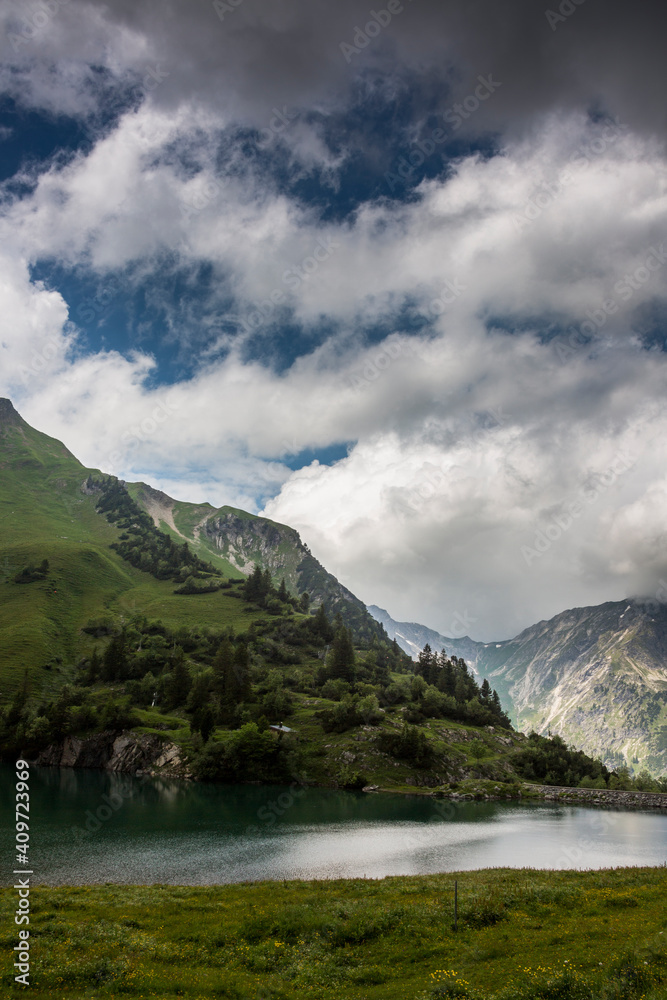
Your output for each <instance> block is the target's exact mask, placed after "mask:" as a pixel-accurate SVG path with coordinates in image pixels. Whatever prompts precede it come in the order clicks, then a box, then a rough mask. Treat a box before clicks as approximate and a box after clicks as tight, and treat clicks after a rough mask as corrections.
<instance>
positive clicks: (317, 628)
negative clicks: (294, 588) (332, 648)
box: [313, 603, 334, 642]
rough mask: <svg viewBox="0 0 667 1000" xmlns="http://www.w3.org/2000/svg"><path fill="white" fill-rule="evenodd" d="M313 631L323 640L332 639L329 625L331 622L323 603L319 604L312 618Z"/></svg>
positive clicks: (328, 640) (332, 634) (332, 632)
mask: <svg viewBox="0 0 667 1000" xmlns="http://www.w3.org/2000/svg"><path fill="white" fill-rule="evenodd" d="M313 631H314V632H315V633H316V634H317V635H318V636H319V637H320V638H321V639H322V640H323V642H331V640H332V639H333V636H334V631H333V629H332V627H331V622H330V621H329V619H328V618H327V613H326V610H325V607H324V603H322V604H320V606H319V608H318V609H317V612H316V614H315V617H314V618H313Z"/></svg>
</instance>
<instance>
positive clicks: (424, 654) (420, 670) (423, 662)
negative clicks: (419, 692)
mask: <svg viewBox="0 0 667 1000" xmlns="http://www.w3.org/2000/svg"><path fill="white" fill-rule="evenodd" d="M433 660H434V654H433V652H432V650H431V647H430V646H429V644H428V643H426V645H425V646H424V648H423V649H422V651H421V653H420V654H419V657H418V658H417V666H416V667H415V673H416V674H419V675H420V676H421V677H423V678H424V680H425V681H427V680H428V679H429V677H430V674H431V665H432V663H433Z"/></svg>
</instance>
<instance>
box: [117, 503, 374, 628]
mask: <svg viewBox="0 0 667 1000" xmlns="http://www.w3.org/2000/svg"><path fill="white" fill-rule="evenodd" d="M126 485H127V488H128V491H129V493H130V495H131V496H132V497H133V498H134V500H135V501H136V502H137V503H138V504H139V506H140V507H142V508H143V509H144V510H145V511H146V512H147V513H149V514H150V515H151V517H152V518H153V521H154V523H155V525H156V527H158V528H160V529H161V530H163V531H166V532H167V533H170V534H172V535H173V536H174V537H175V538H176V539H179V540H181V541H187V542H188V543H189V544H190V545H191V547H192V548H193V550H194V551H195V552H196V553H197V555H199V556H200V557H201V558H203V559H210V560H211V561H212V562H213V564H214V565H219V566H220V567H221V568H222V569H223V571H224V572H225V573H226V574H228V575H229V576H231V577H234V576H236V577H241V576H248V575H249V574H250V573H251V571H252V568H253V566H254V565H255V564H258V565H260V566H261V567H262V569H268V570H269V571H270V572H271V576H272V578H273V580H274V582H275V583H280V580H281V579H283V578H284V580H285V584H286V586H287V589H288V590H289V591H290V592H291V593H293V594H296V595H301V594H304V593H308V594H309V595H310V598H311V602H312V604H313V606H318V605H319V604H322V603H323V604H324V605H325V607H326V610H327V613H328V614H329V615H330V616H331V617H333V616H335V615H336V614H340V615H341V617H342V619H343V621H344V622H345V624H346V625H348V626H349V627H350V628H351V629H352V630H353V633H354V635H355V637H356V638H357V639H359V640H363V641H369V640H371V639H372V638H373V636H377V637H378V638H382V637H383V635H384V633H383V630H382V626H381V625H380V624H378V623H377V622H376V620H375V618H374V617H373V616H372V615H371V614H370V613H369V612H368V611H367V610H366V606H365V604H364V603H363V602H362V601H360V600H359V598H358V597H355V595H354V594H353V593H352V592H351V591H350V590H348V589H347V587H344V586H343V585H342V584H341V583H339V581H338V580H337V579H336V577H335V576H332V574H331V573H328V572H327V571H326V570H325V568H324V566H322V564H321V563H320V562H318V560H317V559H315V557H314V556H313V555H312V553H311V551H310V549H309V548H308V546H307V545H306V544H304V542H302V541H301V538H300V536H299V533H298V531H295V530H294V528H290V527H288V526H287V525H285V524H279V523H277V522H276V521H271V520H269V519H268V518H265V517H257V516H256V515H255V514H248V513H246V512H245V511H243V510H237V509H236V508H235V507H219V508H217V509H216V508H215V507H212V506H211V505H210V504H191V503H185V502H183V501H178V500H172V498H171V497H169V496H167V495H166V494H165V493H161V492H160V491H159V490H155V489H153V488H152V487H150V486H147V485H146V483H128V484H126Z"/></svg>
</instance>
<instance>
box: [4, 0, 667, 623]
mask: <svg viewBox="0 0 667 1000" xmlns="http://www.w3.org/2000/svg"><path fill="white" fill-rule="evenodd" d="M573 7H574V13H572V14H571V15H569V16H568V17H567V18H565V20H564V21H563V22H561V21H556V22H554V23H555V26H556V30H554V31H552V27H553V25H550V23H549V21H548V20H547V19H546V18H545V16H544V11H542V10H537V9H536V8H535V6H534V4H527V3H526V4H523V3H519V4H517V3H511V4H510V3H505V2H504V0H503V2H500V3H498V2H494V3H484V2H471V3H469V4H466V5H460V4H449V3H442V2H440V3H437V4H436V3H433V4H431V3H428V2H426V0H422V2H421V3H420V5H416V4H415V6H414V7H412V6H411V5H410V4H409V3H406V5H405V10H404V12H403V13H402V14H401V15H400V16H397V17H396V19H395V20H394V21H393V22H392V23H391V24H388V25H387V26H386V27H385V28H384V29H383V30H382V32H378V34H377V37H376V38H375V39H374V40H372V43H371V41H369V43H368V44H367V45H365V46H363V48H362V47H360V51H359V52H358V53H355V54H354V55H353V56H352V57H350V59H349V60H347V59H346V58H345V57H344V53H343V52H342V51H341V47H340V43H341V42H351V41H352V40H353V39H354V36H355V31H356V27H357V26H358V25H360V26H361V27H362V28H363V25H364V24H365V20H362V19H366V18H367V16H368V11H367V10H366V8H364V7H363V5H360V4H359V3H353V2H348V0H344V2H342V3H340V4H336V5H330V4H325V3H319V2H318V3H311V2H309V3H307V4H306V3H299V2H287V0H285V2H278V3H276V2H272V3H271V4H270V5H269V4H266V3H259V2H256V0H243V3H241V4H238V5H236V6H231V10H230V11H227V12H225V13H224V17H223V18H222V19H221V18H220V17H219V16H218V13H217V12H216V9H215V7H214V5H213V4H208V3H204V2H202V3H200V4H194V5H193V4H188V5H185V4H178V3H176V2H175V0H169V2H165V3H163V2H161V3H160V4H156V3H153V2H149V3H145V4H139V5H137V4H130V3H129V2H128V3H125V2H121V0H114V2H111V3H108V4H105V5H102V4H98V3H90V2H87V0H69V2H68V3H63V2H62V0H61V2H60V3H57V2H56V0H53V3H51V4H47V7H46V8H45V9H47V8H48V11H49V12H50V13H49V21H48V24H47V25H45V26H42V27H40V26H39V25H37V24H35V23H33V24H32V28H31V27H30V24H28V27H27V28H26V26H25V25H26V23H27V22H26V20H25V18H26V17H27V16H28V15H26V14H25V10H24V9H23V7H22V6H17V5H16V4H14V3H10V2H8V0H4V2H3V0H0V20H2V22H3V24H4V26H5V28H6V29H7V31H6V37H5V42H4V50H3V56H4V60H5V68H4V70H2V73H3V74H4V75H2V76H1V77H0V82H2V83H4V85H5V87H6V89H7V90H8V91H9V92H10V93H13V94H14V95H15V97H16V99H17V100H19V101H22V102H23V103H24V104H25V105H27V106H31V107H37V108H42V109H47V110H49V111H53V112H59V113H67V114H70V115H74V116H78V117H80V118H82V119H85V120H90V121H92V122H93V125H92V126H91V128H92V132H93V136H94V139H93V143H92V145H91V146H90V147H87V148H85V149H82V150H80V151H79V152H78V153H77V154H75V155H72V156H70V158H69V159H68V160H66V159H65V158H62V157H61V158H59V159H57V160H54V161H53V162H52V163H50V164H48V165H47V167H46V168H45V169H43V170H42V172H41V173H39V172H38V171H36V170H35V171H33V172H32V173H31V174H28V173H27V172H26V173H25V175H24V176H23V177H22V178H21V179H22V180H23V181H24V182H25V186H22V187H21V186H17V184H16V183H15V182H9V183H7V184H5V186H4V188H3V192H2V194H3V201H2V211H1V214H0V235H2V242H3V246H4V247H5V248H6V249H5V250H4V251H3V256H2V258H0V275H1V278H0V316H2V317H4V319H3V320H1V321H0V334H1V336H0V350H1V351H2V354H1V359H2V365H1V368H0V391H2V392H3V393H4V394H9V395H11V396H12V397H13V398H14V400H15V402H16V403H17V405H18V406H19V407H20V408H21V410H22V412H23V414H24V416H25V417H26V418H27V419H29V420H30V421H31V422H33V423H34V424H35V425H36V426H38V427H40V428H41V429H43V430H45V431H47V432H48V433H51V434H55V435H56V436H58V437H61V438H62V439H63V440H65V442H66V444H67V445H68V446H69V447H70V448H71V449H72V450H73V451H74V452H75V453H76V454H78V455H79V457H80V458H81V459H82V460H83V461H84V462H85V463H86V464H88V465H91V466H98V467H101V468H102V469H104V470H105V471H109V472H113V473H115V474H117V475H119V476H121V477H122V478H126V479H144V480H147V481H150V482H151V483H152V484H153V485H156V486H158V487H161V488H163V489H165V490H166V491H167V492H170V493H173V494H175V495H177V496H178V497H179V498H182V499H192V500H195V501H198V502H199V501H203V500H209V501H211V502H213V503H215V504H216V505H217V504H222V503H230V504H233V505H235V506H239V507H243V508H246V509H252V510H257V509H258V508H262V509H263V510H264V512H265V513H266V514H267V515H268V516H270V517H272V518H274V519H276V520H281V521H285V522H286V523H289V524H292V525H293V526H295V527H297V528H299V529H300V530H301V531H302V533H303V536H304V539H305V540H306V541H307V542H308V543H309V544H310V545H311V546H312V548H313V550H314V551H315V553H316V554H317V555H318V556H319V557H320V558H322V560H323V561H324V563H325V565H327V566H328V567H329V568H330V569H331V570H332V571H333V572H335V573H337V575H339V577H340V578H341V580H342V581H343V582H344V583H345V584H346V585H348V586H349V587H351V589H352V590H353V591H355V592H356V593H358V595H359V596H360V597H362V598H363V599H365V600H367V601H368V602H369V603H379V604H382V605H384V606H387V607H388V608H389V610H390V611H391V613H392V614H393V615H394V616H395V617H399V618H409V619H412V620H422V621H424V622H425V623H426V624H428V625H431V626H434V627H436V628H438V629H439V630H440V631H442V632H444V633H446V634H452V635H461V634H463V632H468V633H470V634H471V635H473V636H474V637H476V638H484V639H491V638H505V637H507V636H510V635H512V634H514V633H516V632H517V631H518V630H519V629H520V628H521V627H524V626H526V625H528V624H530V623H531V622H532V621H534V620H535V619H537V618H540V617H547V616H549V615H551V614H554V613H556V612H557V611H559V610H561V609H562V608H563V607H565V606H574V605H576V604H582V603H597V602H599V601H602V600H605V599H612V598H613V599H618V598H622V597H624V596H627V595H630V594H635V593H645V594H651V593H653V592H654V590H655V588H656V587H657V586H658V581H659V580H660V579H661V578H663V576H664V574H665V571H666V569H667V567H665V565H664V556H663V553H664V544H663V542H664V526H663V522H664V518H663V514H662V512H663V511H664V495H665V481H664V467H665V454H664V451H665V445H664V443H663V442H664V441H665V440H667V435H666V434H665V431H666V430H667V428H666V427H665V410H664V404H663V400H664V398H665V364H666V360H665V359H666V357H667V356H666V355H665V354H664V353H662V352H659V351H658V350H655V349H654V350H651V351H647V350H646V349H645V346H646V345H645V344H644V343H643V341H642V336H641V331H640V325H641V324H640V323H639V320H638V317H641V316H644V315H645V311H646V310H652V313H655V312H656V308H657V306H659V305H660V304H661V303H664V301H665V297H666V294H667V281H666V279H667V247H666V246H665V242H664V241H665V238H666V237H667V226H666V222H667V217H666V216H667V198H666V197H665V192H666V190H667V163H666V162H665V155H664V148H663V136H662V131H661V130H662V127H663V125H664V121H663V112H662V110H661V106H660V102H658V101H655V100H653V99H652V98H653V96H654V94H655V93H658V92H659V91H658V90H657V89H656V88H659V87H660V86H661V85H662V82H663V81H662V77H663V75H664V73H665V69H664V61H663V60H662V54H661V53H659V55H658V53H657V50H656V45H657V44H658V41H657V39H658V38H659V36H660V32H659V30H658V28H659V24H660V22H661V18H662V14H660V15H659V16H658V15H656V16H655V17H652V18H651V19H649V20H645V19H642V18H639V17H636V16H634V17H632V16H626V15H625V14H623V12H622V6H621V5H619V4H616V3H610V2H606V3H605V4H604V5H601V4H600V3H598V2H597V0H587V2H586V4H585V5H579V6H576V5H573ZM220 10H221V11H222V10H223V8H222V7H221V8H220ZM22 32H23V34H22ZM592 38H595V40H596V45H595V46H592V45H591V39H592ZM17 39H22V41H17ZM348 54H349V53H348ZM622 54H625V59H626V62H625V65H626V66H630V65H635V66H636V67H637V70H636V72H634V73H630V72H628V74H627V76H626V77H624V78H623V79H622V80H621V78H620V77H619V75H618V73H616V72H613V66H614V60H615V59H616V58H617V57H618V58H620V57H621V55H622ZM628 60H629V62H628ZM640 66H641V67H642V69H643V68H645V71H640V69H639V67H640ZM480 73H485V74H490V73H493V74H495V77H494V79H497V80H499V81H500V82H501V85H500V87H499V88H498V90H497V93H494V94H493V100H491V99H489V100H488V101H485V102H481V103H480V105H479V108H477V109H476V110H475V111H474V114H472V113H471V114H470V115H469V118H466V119H465V120H464V119H462V121H464V124H462V125H461V133H464V132H465V133H466V134H467V135H468V137H470V136H472V135H473V134H474V133H479V134H482V133H485V132H486V133H488V132H489V131H493V132H494V133H495V134H496V137H495V140H494V141H495V147H494V150H493V153H490V152H488V151H487V152H486V153H485V154H484V155H482V154H481V153H474V152H470V151H469V149H467V148H465V147H464V148H463V151H462V152H461V153H460V155H459V156H458V158H456V159H455V160H452V161H451V162H449V164H448V169H447V171H446V172H444V173H442V174H440V175H438V176H437V177H435V178H433V179H430V180H429V179H426V180H424V181H422V183H421V184H420V185H418V186H417V187H416V188H415V190H414V191H413V192H412V195H411V197H410V198H409V199H405V200H403V201H400V200H396V199H394V198H393V197H389V194H390V190H389V185H388V184H387V185H385V187H386V190H384V189H383V193H382V194H381V195H379V196H377V197H374V198H373V199H372V200H367V201H365V202H363V203H361V204H360V205H359V206H358V207H357V208H356V209H355V210H354V211H353V212H348V213H344V215H343V216H342V217H340V218H339V217H336V216H328V217H325V218H324V220H323V216H322V213H321V212H320V211H318V208H319V206H317V205H316V204H313V203H309V202H308V200H307V199H304V198H301V197H298V196H297V195H295V194H292V195H290V194H289V193H288V192H287V191H286V189H285V186H284V183H283V180H282V178H281V175H280V171H277V172H276V175H275V176H274V175H272V174H271V172H270V171H269V172H268V173H267V171H266V169H265V168H264V165H263V164H262V162H261V158H260V157H258V156H257V155H255V153H256V151H257V145H256V144H255V145H254V146H252V149H253V150H254V151H255V152H253V154H252V155H249V154H248V153H247V150H246V147H245V146H244V143H245V142H246V139H247V135H246V133H244V132H243V128H244V127H252V128H254V129H255V130H256V131H257V133H258V135H259V140H258V142H259V147H260V149H261V151H263V152H266V150H267V149H269V150H274V151H275V150H277V149H278V148H279V147H280V149H281V150H282V153H283V154H284V159H283V160H281V163H284V164H285V167H284V169H285V171H286V172H287V173H289V174H290V176H291V178H292V179H293V180H294V179H295V178H296V179H298V180H299V181H303V182H307V181H308V178H309V177H310V176H311V171H313V170H315V169H317V170H320V171H323V173H324V174H325V175H326V177H327V179H328V181H327V182H328V183H330V184H331V185H332V187H335V185H336V184H337V183H338V178H339V173H340V170H341V167H342V165H343V164H344V163H346V161H347V160H349V159H350V158H351V157H353V156H354V155H355V153H356V150H355V149H352V148H350V147H349V145H346V144H345V142H341V143H340V144H339V145H338V147H337V148H334V145H332V144H331V143H328V142H327V141H325V136H324V131H323V128H322V122H323V121H324V120H325V118H326V116H327V114H328V113H329V112H331V113H332V114H336V115H344V113H345V110H346V109H348V110H349V103H348V102H349V100H350V93H351V91H352V90H353V88H354V86H355V85H356V84H358V81H359V78H360V77H361V78H363V79H365V80H366V81H367V80H368V79H369V78H371V77H372V75H373V74H375V78H376V79H377V81H378V83H377V86H378V88H384V89H385V90H387V89H388V88H389V89H390V88H391V87H392V86H394V87H395V88H396V89H400V88H401V87H409V86H410V81H411V80H412V81H414V80H418V85H417V84H415V87H414V92H415V95H416V96H415V107H414V115H413V119H412V122H411V123H410V124H409V125H408V126H407V127H406V126H405V125H404V124H401V125H397V128H401V129H405V131H406V141H407V142H408V143H409V142H411V141H413V140H416V139H418V138H419V139H420V140H421V139H423V137H424V135H426V136H429V135H431V136H433V135H434V132H433V125H432V124H431V119H430V118H429V116H430V115H432V114H434V113H436V112H437V113H439V114H440V115H441V116H442V112H443V111H447V110H448V109H449V108H451V107H453V106H454V103H453V102H455V101H457V100H461V99H462V98H464V97H465V96H466V94H470V93H472V91H471V89H470V88H471V86H472V85H473V84H474V82H475V80H476V79H477V78H478V76H479V74H480ZM619 80H621V82H619ZM110 93H113V94H114V95H116V100H117V102H118V103H117V106H116V107H115V108H114V109H112V110H113V114H111V112H110V110H109V104H108V95H109V94H110ZM433 94H435V95H436V96H437V100H435V101H433V100H431V97H432V95H433ZM429 95H431V96H429ZM649 98H651V99H650V100H649ZM471 106H472V105H470V104H469V107H471ZM105 109H106V120H104V118H105V116H104V112H105ZM276 109H277V111H276ZM276 115H278V117H276ZM280 116H282V117H280ZM436 120H439V119H438V118H437V114H436ZM272 121H274V124H275V127H274V125H272V124H271V123H272ZM427 122H428V124H427ZM282 125H284V128H282V127H279V126H282ZM425 129H426V131H424V130H425ZM239 130H240V131H239ZM359 132H363V128H360V129H359ZM253 141H255V140H253ZM361 141H363V140H361ZM438 141H439V140H438ZM432 144H433V145H437V141H436V140H435V139H433V142H432ZM251 145H252V144H251ZM411 148H412V150H413V152H414V150H415V148H416V147H411ZM428 148H429V147H426V153H425V154H424V155H425V156H430V155H432V154H431V153H429V152H428ZM414 159H418V157H415V158H414ZM413 162H414V160H413ZM382 168H383V170H386V171H388V172H391V171H395V170H397V169H398V165H397V163H395V162H393V161H388V162H387V163H386V165H384V164H383V165H382ZM45 260H46V261H49V260H50V261H57V262H58V264H59V266H60V267H62V268H66V269H69V270H70V271H71V272H72V273H75V272H79V273H85V274H87V275H88V276H92V277H93V279H94V280H95V281H96V282H97V285H98V290H100V293H101V294H102V295H103V293H104V290H105V289H106V288H108V287H111V284H113V286H114V287H119V285H120V286H121V287H126V288H128V289H131V288H133V287H134V288H140V287H142V282H144V281H145V280H146V278H147V276H148V277H150V276H153V275H156V274H157V275H162V276H163V277H164V275H165V274H169V273H171V271H170V269H175V268H179V269H180V272H181V273H186V274H187V275H188V277H189V280H191V281H192V282H195V284H196V280H197V278H196V275H197V273H198V271H197V269H198V268H199V267H200V266H201V265H206V267H207V268H208V269H209V270H210V273H211V276H212V278H211V281H210V282H209V284H208V285H207V286H206V288H202V290H201V300H202V301H201V302H199V303H198V306H199V308H200V310H201V312H202V314H203V315H204V320H203V325H204V326H205V328H206V331H207V337H208V339H207V341H206V344H205V345H204V346H202V344H201V342H199V341H198V340H197V333H196V331H194V330H193V329H191V328H190V327H189V325H188V323H187V322H186V321H184V319H183V316H187V313H186V312H184V313H182V314H179V316H178V317H177V316H174V317H170V324H171V325H170V336H172V337H173V338H174V339H175V340H176V341H179V342H180V343H181V345H182V346H183V348H184V349H185V350H188V351H190V352H191V354H192V357H193V363H192V365H191V369H190V374H188V376H187V378H186V377H181V378H180V380H176V381H175V382H174V383H173V384H171V385H160V384H156V383H159V379H158V378H157V375H156V373H157V365H158V362H157V359H156V358H155V357H154V356H153V355H152V354H151V353H150V352H149V351H147V350H146V349H140V345H139V344H138V343H135V345H134V350H130V351H127V352H126V353H125V354H122V353H120V351H119V350H112V349H99V350H92V351H91V350H90V348H87V347H86V340H85V333H86V319H85V315H83V314H81V313H77V315H76V319H77V320H78V323H79V325H78V326H77V325H75V324H74V323H73V322H72V317H70V316H69V314H68V306H67V303H66V301H65V299H64V298H63V294H61V292H60V291H58V290H57V289H54V288H51V287H47V285H45V284H43V283H40V282H38V281H36V280H34V279H33V278H32V277H31V268H32V267H34V266H35V265H36V264H38V263H39V262H44V261H45ZM156 294H157V293H156ZM164 308H167V307H166V306H165V307H164ZM658 312H659V310H658ZM286 329H288V330H299V331H301V335H302V337H303V342H302V344H301V346H300V348H299V349H298V350H296V349H295V350H294V353H293V354H292V355H289V357H288V360H287V361H286V360H285V353H286V349H285V344H284V343H283V341H282V340H280V336H279V334H280V335H281V336H285V332H284V331H285V330H286ZM406 331H409V332H406ZM277 342H279V343H277ZM258 345H259V346H258ZM342 442H351V445H350V451H349V454H348V456H347V457H346V458H344V459H342V460H340V461H338V462H336V463H334V464H333V465H331V466H326V465H321V464H319V463H317V462H315V463H312V464H311V465H310V466H308V467H306V468H303V469H300V470H298V471H296V472H292V471H291V470H290V469H289V468H287V466H286V464H285V461H284V460H285V458H286V457H288V456H294V455H298V454H299V453H300V452H302V451H304V450H307V449H315V450H317V449H322V448H326V447H328V446H330V445H332V444H340V443H342ZM665 578H666V579H667V577H665Z"/></svg>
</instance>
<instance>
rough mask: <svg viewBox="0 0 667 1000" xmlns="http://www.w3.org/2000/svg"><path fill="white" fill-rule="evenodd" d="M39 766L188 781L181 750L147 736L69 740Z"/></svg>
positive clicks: (42, 758)
mask: <svg viewBox="0 0 667 1000" xmlns="http://www.w3.org/2000/svg"><path fill="white" fill-rule="evenodd" d="M35 763H36V764H39V765H41V766H43V767H89V768H100V769H104V770H106V771H116V772H119V773H124V774H146V773H148V774H164V775H165V776H168V777H174V778H189V777H191V776H192V775H191V772H190V770H189V769H188V767H187V764H186V763H185V761H184V760H183V757H182V755H181V749H180V747H177V746H176V744H175V743H170V742H168V741H165V740H163V739H161V737H159V736H156V735H153V734H148V733H132V732H126V733H121V734H120V735H118V734H116V733H112V732H104V733H96V734H95V735H94V736H86V737H83V738H80V737H76V736H66V737H65V739H64V740H63V741H62V743H59V744H58V743H55V744H52V745H51V746H49V747H47V748H46V750H43V751H42V752H41V753H40V754H39V755H38V757H37V759H36V761H35Z"/></svg>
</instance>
